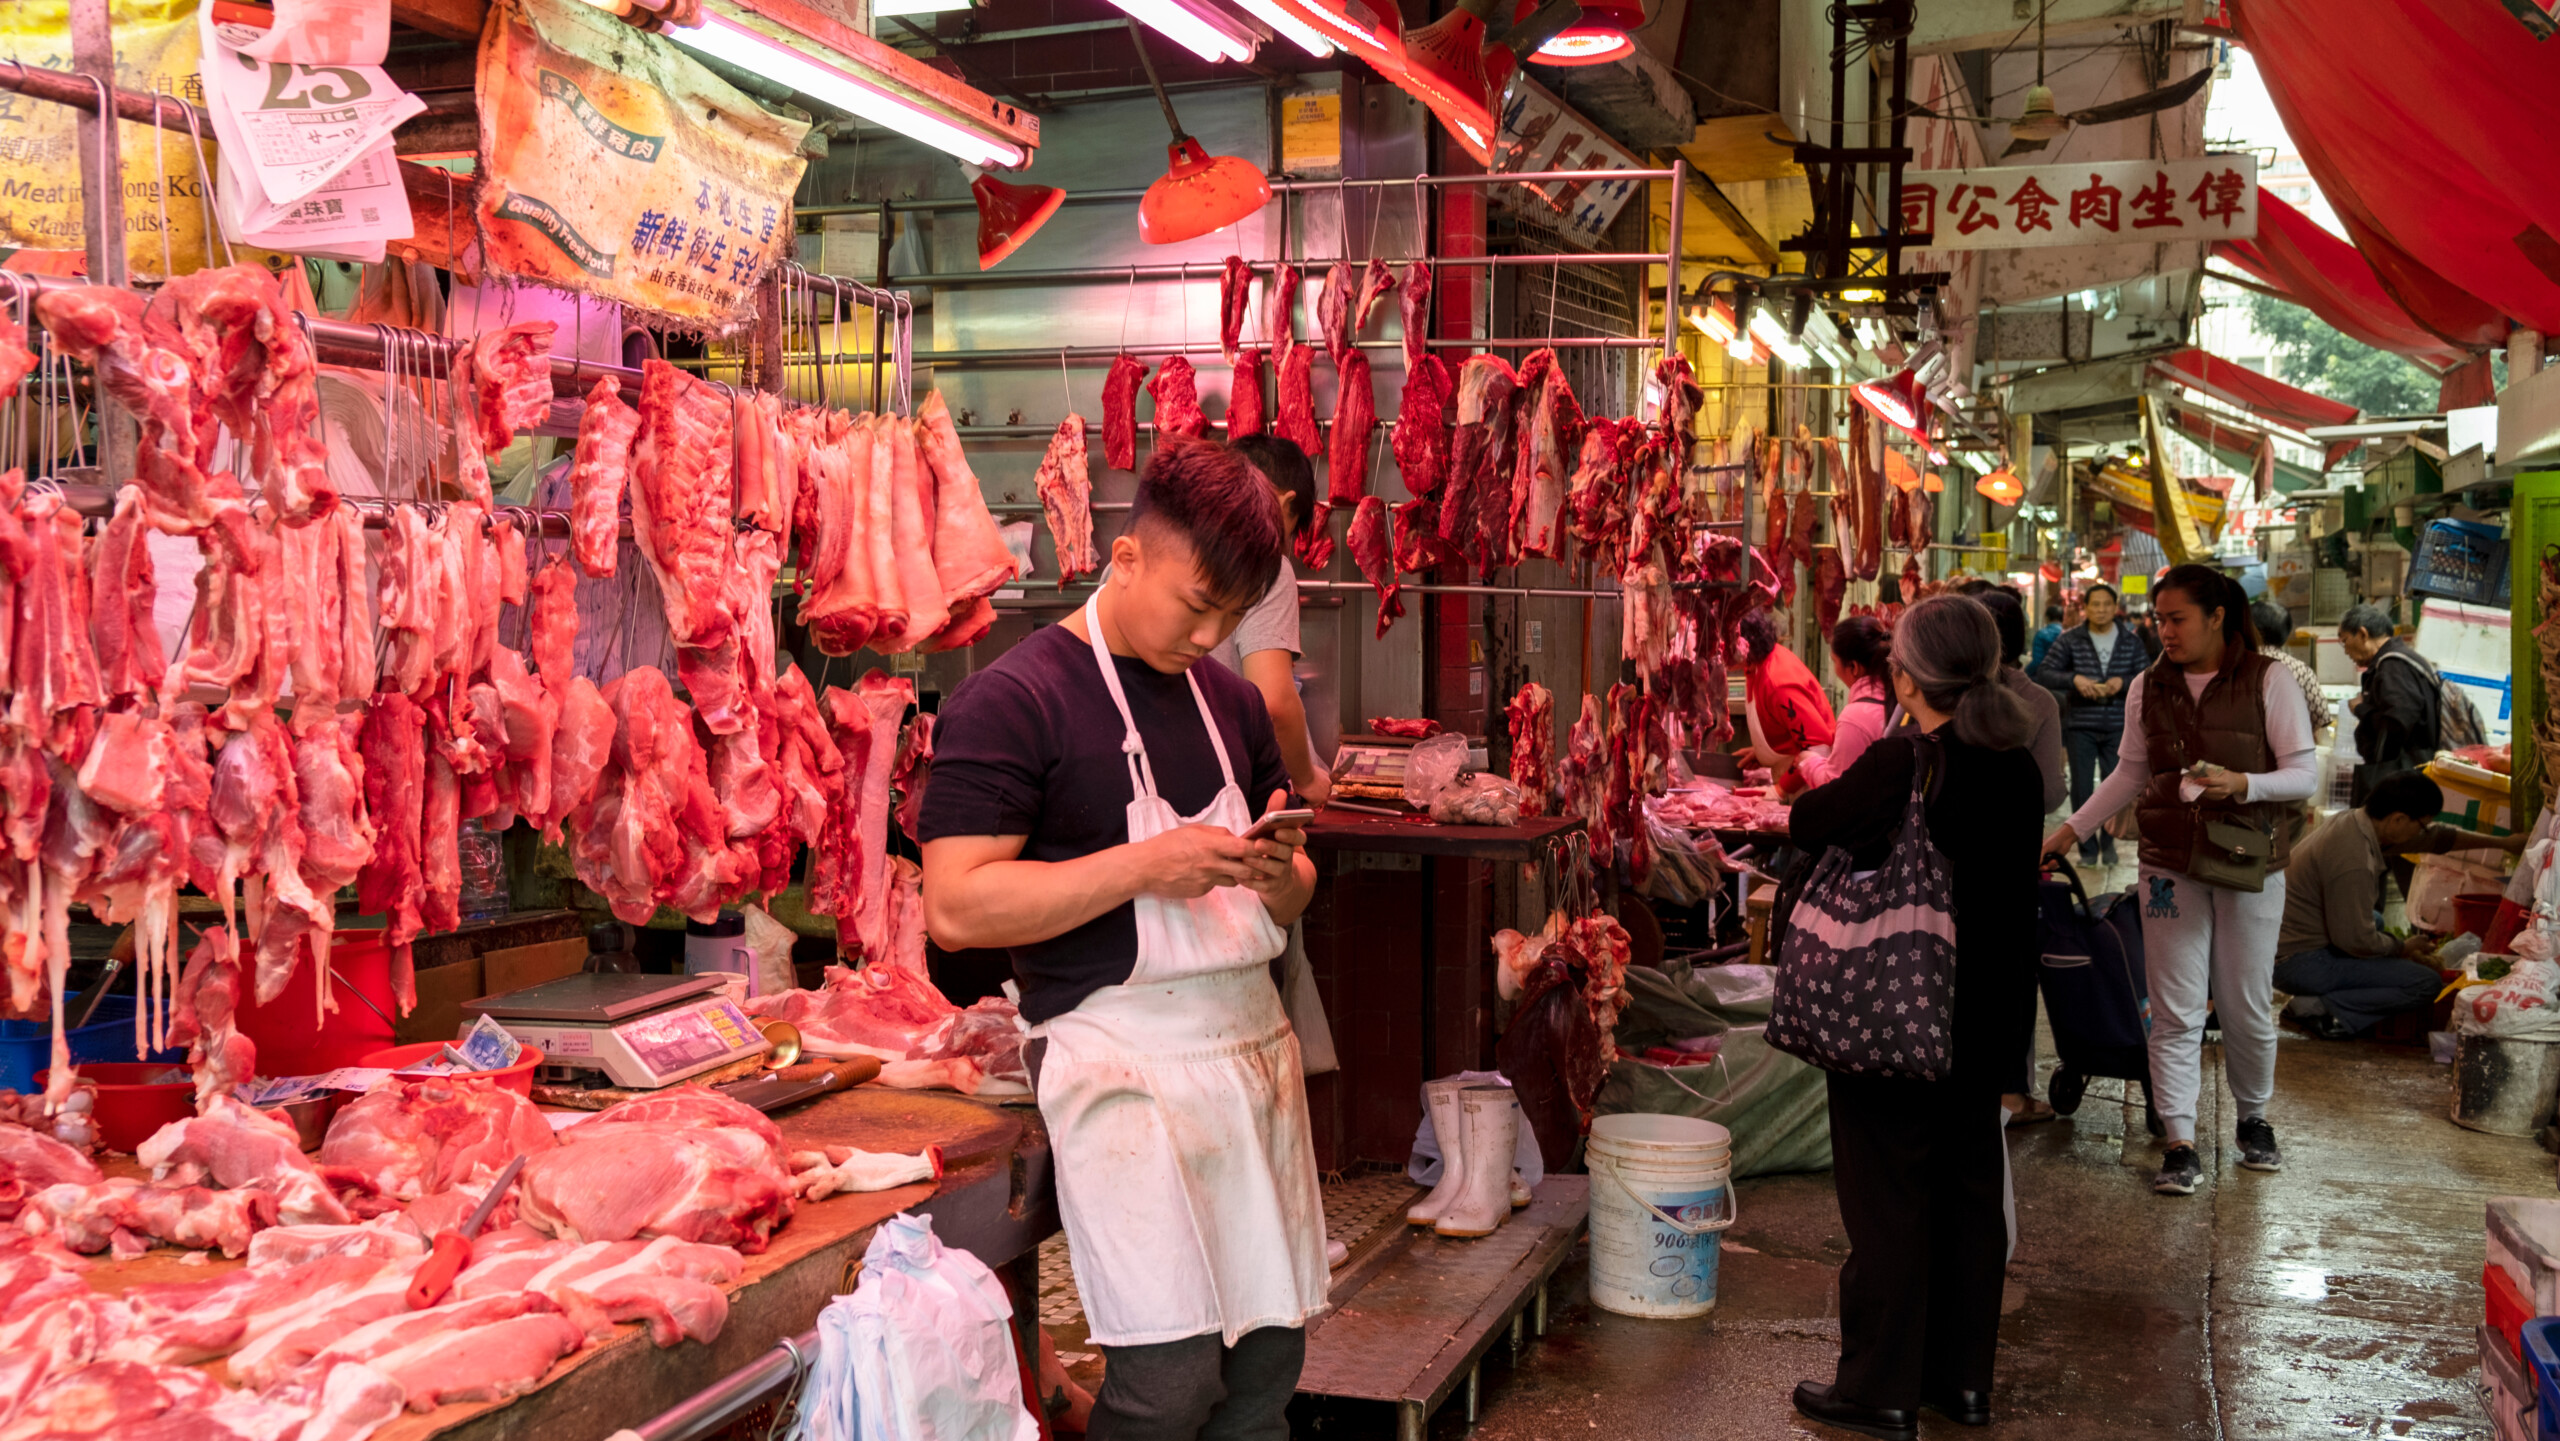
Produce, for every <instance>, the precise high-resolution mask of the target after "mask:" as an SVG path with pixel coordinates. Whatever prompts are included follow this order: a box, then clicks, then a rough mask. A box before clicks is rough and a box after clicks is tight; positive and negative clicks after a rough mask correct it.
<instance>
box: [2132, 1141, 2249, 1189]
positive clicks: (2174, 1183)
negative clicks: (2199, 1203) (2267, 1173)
mask: <svg viewBox="0 0 2560 1441" xmlns="http://www.w3.org/2000/svg"><path fill="white" fill-rule="evenodd" d="M2269 1144H2273V1138H2272V1136H2271V1137H2270V1138H2269ZM2203 1175H2204V1164H2203V1163H2202V1162H2200V1161H2198V1160H2197V1159H2196V1148H2195V1147H2193V1146H2188V1145H2177V1146H2171V1147H2170V1148H2169V1151H2168V1154H2167V1155H2164V1156H2162V1157H2161V1158H2160V1174H2159V1175H2156V1176H2154V1177H2152V1178H2151V1189H2152V1190H2154V1191H2157V1192H2159V1193H2160V1194H2161V1195H2163V1196H2192V1195H2194V1194H2195V1193H2196V1182H2197V1180H2198V1179H2200V1178H2201V1177H2202V1176H2203Z"/></svg>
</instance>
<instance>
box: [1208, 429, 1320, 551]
mask: <svg viewBox="0 0 2560 1441" xmlns="http://www.w3.org/2000/svg"><path fill="white" fill-rule="evenodd" d="M1227 449H1229V450H1232V451H1234V452H1235V453H1236V454H1238V455H1241V456H1243V457H1244V458H1245V461H1246V463H1248V464H1250V465H1251V466H1252V467H1253V468H1254V469H1256V470H1258V471H1261V472H1262V478H1263V479H1265V480H1267V481H1269V482H1271V488H1272V489H1274V490H1276V491H1279V492H1280V493H1281V494H1282V495H1285V496H1287V497H1289V498H1290V499H1291V500H1293V501H1295V502H1297V504H1295V505H1293V506H1291V507H1290V508H1289V515H1290V517H1291V524H1290V527H1289V534H1290V536H1291V537H1292V538H1293V539H1295V538H1300V537H1303V536H1305V535H1306V533H1307V532H1308V531H1309V530H1311V529H1313V528H1314V526H1315V524H1316V517H1317V514H1318V508H1317V505H1316V502H1317V500H1318V499H1319V497H1318V496H1317V495H1316V467H1315V462H1314V461H1311V460H1309V459H1307V453H1306V452H1305V451H1303V450H1300V449H1299V448H1298V443H1297V442H1296V441H1294V440H1284V439H1282V438H1281V437H1279V436H1276V435H1273V434H1272V433H1271V432H1269V431H1267V430H1266V431H1264V432H1262V433H1261V434H1259V435H1248V436H1245V437H1244V438H1243V439H1241V440H1231V441H1228V442H1227Z"/></svg>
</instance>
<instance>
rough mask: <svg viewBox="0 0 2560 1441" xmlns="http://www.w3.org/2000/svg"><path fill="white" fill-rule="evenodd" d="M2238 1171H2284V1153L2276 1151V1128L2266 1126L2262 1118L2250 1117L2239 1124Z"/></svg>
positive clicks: (2264, 1118) (2264, 1119)
mask: <svg viewBox="0 0 2560 1441" xmlns="http://www.w3.org/2000/svg"><path fill="white" fill-rule="evenodd" d="M2240 1169H2242V1170H2244V1171H2281V1170H2283V1169H2284V1152H2282V1151H2279V1150H2277V1149H2276V1128H2275V1127H2273V1126H2270V1125H2268V1124H2267V1118H2266V1117H2264V1116H2251V1117H2250V1118H2249V1119H2247V1120H2245V1121H2242V1122H2241V1123H2240Z"/></svg>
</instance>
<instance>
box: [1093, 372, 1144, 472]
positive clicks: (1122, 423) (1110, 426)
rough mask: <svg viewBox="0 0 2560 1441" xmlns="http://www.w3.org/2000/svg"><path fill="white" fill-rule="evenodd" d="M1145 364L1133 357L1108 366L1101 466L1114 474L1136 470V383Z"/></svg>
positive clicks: (1104, 386) (1141, 375)
mask: <svg viewBox="0 0 2560 1441" xmlns="http://www.w3.org/2000/svg"><path fill="white" fill-rule="evenodd" d="M1146 374H1147V363H1146V362H1145V361H1143V360H1140V359H1138V358H1137V357H1136V356H1134V355H1122V356H1119V357H1117V358H1116V359H1114V360H1113V361H1112V362H1111V373H1110V374H1109V375H1107V376H1105V377H1103V381H1102V463H1103V464H1104V465H1107V466H1109V467H1111V468H1112V469H1113V470H1135V469H1137V468H1138V382H1139V381H1140V380H1142V379H1144V378H1145V377H1146Z"/></svg>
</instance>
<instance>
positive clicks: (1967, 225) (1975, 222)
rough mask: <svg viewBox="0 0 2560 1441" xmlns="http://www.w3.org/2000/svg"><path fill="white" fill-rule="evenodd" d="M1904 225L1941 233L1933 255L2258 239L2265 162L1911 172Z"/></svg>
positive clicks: (2207, 160)
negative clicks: (1937, 252) (2260, 172)
mask: <svg viewBox="0 0 2560 1441" xmlns="http://www.w3.org/2000/svg"><path fill="white" fill-rule="evenodd" d="M1902 228H1903V229H1904V230H1905V231H1926V232H1928V233H1929V234H1931V235H1932V236H1934V237H1935V238H1934V239H1932V240H1931V241H1930V242H1929V248H1930V249H1931V250H2021V249H2025V248H2027V247H2030V246H2046V245H2110V244H2119V243H2122V242H2124V241H2128V240H2134V241H2140V240H2248V239H2251V238H2253V237H2255V236H2256V235H2257V233H2258V158H2257V157H2256V156H2255V155H2205V156H2199V157H2197V158H2196V159H2193V160H2102V161H2096V162H2093V163H2090V164H2085V165H2000V166H1989V167H1985V168H1984V169H1980V170H1912V171H1905V172H1903V176H1902Z"/></svg>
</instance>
